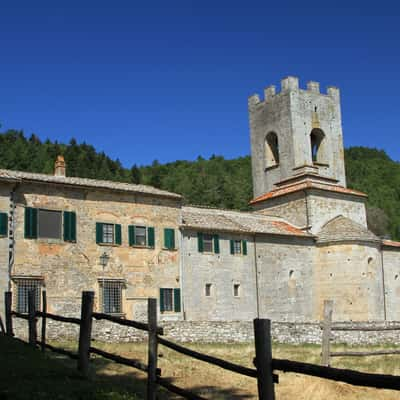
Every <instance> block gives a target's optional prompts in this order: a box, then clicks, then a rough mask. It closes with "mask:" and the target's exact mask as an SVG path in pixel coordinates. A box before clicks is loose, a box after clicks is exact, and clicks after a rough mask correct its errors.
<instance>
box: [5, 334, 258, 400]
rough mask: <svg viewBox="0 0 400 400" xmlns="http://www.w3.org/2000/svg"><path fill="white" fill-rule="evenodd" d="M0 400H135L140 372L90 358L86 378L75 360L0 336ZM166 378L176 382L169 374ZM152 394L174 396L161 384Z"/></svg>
mask: <svg viewBox="0 0 400 400" xmlns="http://www.w3.org/2000/svg"><path fill="white" fill-rule="evenodd" d="M0 360H1V362H0V400H11V399H12V400H15V399H16V400H28V399H35V400H36V399H38V400H50V399H51V400H71V399H77V400H139V399H144V398H145V397H146V396H145V393H146V384H147V377H146V374H145V373H143V372H141V371H137V370H135V369H134V368H131V369H127V368H126V367H123V366H121V367H119V366H118V364H116V363H114V362H112V361H109V360H107V359H104V358H102V357H93V358H92V360H91V372H90V377H89V379H85V378H83V377H82V376H81V375H80V374H79V373H78V372H77V370H76V361H75V360H71V359H69V358H66V357H65V356H62V355H59V354H56V353H52V352H46V353H45V354H43V353H42V352H41V351H40V350H39V349H34V348H32V347H31V346H29V345H27V344H24V343H21V342H19V341H15V340H14V339H12V338H9V337H6V336H3V335H0ZM168 381H169V382H171V383H172V384H174V385H177V386H179V384H178V383H177V382H175V380H174V379H171V378H169V379H168ZM185 389H187V390H189V391H192V392H193V393H195V394H197V395H200V396H202V397H205V398H207V399H250V398H253V395H251V394H248V393H244V392H243V391H239V390H236V389H235V388H229V389H226V388H224V389H222V388H217V387H214V386H207V385H205V386H201V385H193V386H192V387H186V388H185ZM157 398H158V399H160V400H163V399H179V398H181V397H180V396H177V395H175V394H173V393H170V392H167V391H166V390H165V389H163V388H160V389H159V390H158V394H157Z"/></svg>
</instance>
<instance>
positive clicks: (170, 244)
mask: <svg viewBox="0 0 400 400" xmlns="http://www.w3.org/2000/svg"><path fill="white" fill-rule="evenodd" d="M164 247H165V248H166V249H169V250H173V249H175V229H171V228H165V229H164Z"/></svg>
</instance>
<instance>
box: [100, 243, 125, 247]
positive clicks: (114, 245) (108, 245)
mask: <svg viewBox="0 0 400 400" xmlns="http://www.w3.org/2000/svg"><path fill="white" fill-rule="evenodd" d="M97 245H98V246H106V247H121V245H120V244H115V243H97Z"/></svg>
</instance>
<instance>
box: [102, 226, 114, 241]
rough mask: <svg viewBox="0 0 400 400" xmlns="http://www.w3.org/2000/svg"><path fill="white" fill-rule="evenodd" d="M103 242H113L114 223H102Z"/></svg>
mask: <svg viewBox="0 0 400 400" xmlns="http://www.w3.org/2000/svg"><path fill="white" fill-rule="evenodd" d="M102 226H103V235H102V242H103V243H111V244H112V243H114V224H103V225H102Z"/></svg>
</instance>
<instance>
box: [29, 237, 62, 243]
mask: <svg viewBox="0 0 400 400" xmlns="http://www.w3.org/2000/svg"><path fill="white" fill-rule="evenodd" d="M36 240H37V241H38V242H39V243H47V244H64V243H66V242H64V240H62V239H51V238H37V239H36Z"/></svg>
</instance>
